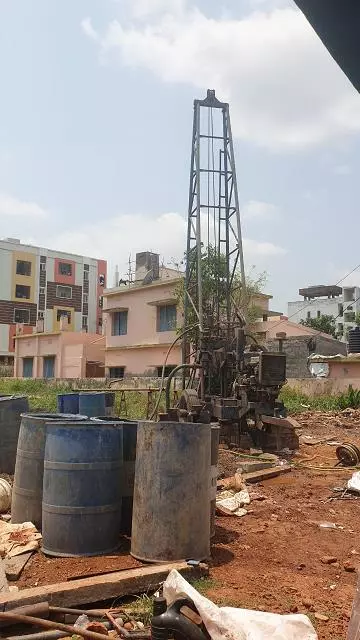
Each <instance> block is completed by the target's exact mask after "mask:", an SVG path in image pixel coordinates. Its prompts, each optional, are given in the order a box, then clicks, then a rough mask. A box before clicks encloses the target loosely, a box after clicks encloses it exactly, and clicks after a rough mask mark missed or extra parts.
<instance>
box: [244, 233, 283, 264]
mask: <svg viewBox="0 0 360 640" xmlns="http://www.w3.org/2000/svg"><path fill="white" fill-rule="evenodd" d="M243 245H244V256H245V261H246V262H248V261H249V259H250V260H255V261H256V260H258V261H260V262H263V258H264V257H265V258H267V257H273V256H281V255H285V254H286V253H287V250H286V249H284V248H283V247H279V246H278V245H276V244H273V243H272V242H257V241H256V240H250V239H249V238H244V239H243Z"/></svg>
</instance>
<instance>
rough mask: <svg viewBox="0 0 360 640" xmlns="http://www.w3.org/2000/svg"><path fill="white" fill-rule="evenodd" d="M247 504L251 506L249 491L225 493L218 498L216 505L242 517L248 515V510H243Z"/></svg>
mask: <svg viewBox="0 0 360 640" xmlns="http://www.w3.org/2000/svg"><path fill="white" fill-rule="evenodd" d="M245 504H250V496H249V492H248V490H247V489H243V490H242V491H238V493H234V492H233V491H224V492H223V493H221V494H220V495H219V496H218V497H217V498H216V505H217V506H220V507H224V508H225V509H227V510H228V511H231V512H232V513H233V514H234V516H240V517H241V516H245V515H246V514H247V511H246V509H243V506H244V505H245Z"/></svg>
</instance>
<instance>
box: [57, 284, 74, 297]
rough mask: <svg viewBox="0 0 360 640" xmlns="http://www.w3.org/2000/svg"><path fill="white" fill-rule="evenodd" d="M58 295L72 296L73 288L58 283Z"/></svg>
mask: <svg viewBox="0 0 360 640" xmlns="http://www.w3.org/2000/svg"><path fill="white" fill-rule="evenodd" d="M56 297H57V298H72V288H71V287H64V286H62V285H61V284H58V285H57V287H56Z"/></svg>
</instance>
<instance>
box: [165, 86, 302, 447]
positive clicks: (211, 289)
mask: <svg viewBox="0 0 360 640" xmlns="http://www.w3.org/2000/svg"><path fill="white" fill-rule="evenodd" d="M246 291H247V285H246V278H245V268H244V258H243V248H242V237H241V224H240V210H239V198H238V189H237V180H236V171H235V159H234V148H233V140H232V133H231V125H230V115H229V105H228V104H227V103H224V102H220V101H219V100H218V99H217V98H216V96H215V91H213V90H208V91H207V97H206V98H205V99H204V100H195V101H194V120H193V134H192V146H191V169H190V187H189V208H188V227H187V247H186V274H185V282H184V327H183V332H182V353H183V358H182V364H181V365H179V367H176V369H175V370H174V371H173V372H172V375H171V376H170V379H168V389H169V388H170V383H171V378H172V377H173V375H175V374H176V373H177V372H179V371H180V370H182V372H183V391H182V394H181V397H180V399H179V402H178V406H177V407H175V408H171V407H170V400H169V398H170V394H169V393H168V394H167V414H166V415H171V416H172V417H173V418H175V419H180V420H193V421H197V422H214V421H216V422H218V423H219V424H220V426H221V438H222V441H225V442H228V443H235V444H237V445H240V446H244V447H251V446H258V447H262V448H265V449H266V448H267V449H273V450H275V449H278V448H279V444H280V442H282V444H284V442H285V443H286V444H291V445H292V446H294V447H295V446H296V437H295V434H294V432H293V430H291V427H290V426H289V423H288V421H287V420H286V419H285V408H284V405H283V403H282V402H281V401H279V400H278V395H279V392H280V389H281V387H282V385H283V384H284V383H285V381H286V356H285V354H284V353H283V352H282V351H281V350H279V351H278V352H269V351H267V350H266V349H265V347H264V346H262V345H260V344H258V343H257V341H256V339H255V338H254V337H253V336H251V335H250V334H249V333H248V332H247V330H246V320H245V317H244V315H243V313H242V309H241V307H242V306H244V305H243V302H244V300H245V298H246V294H245V292H246ZM279 344H280V343H279ZM279 430H280V431H281V430H282V432H283V435H284V436H285V434H286V433H287V434H288V436H290V440H291V442H290V441H289V442H288V440H286V437H285V440H284V438H282V439H281V438H279ZM294 438H295V443H294Z"/></svg>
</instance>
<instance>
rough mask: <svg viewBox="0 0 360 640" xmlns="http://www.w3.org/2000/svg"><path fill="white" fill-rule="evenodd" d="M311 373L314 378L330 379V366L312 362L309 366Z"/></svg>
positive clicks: (325, 363)
mask: <svg viewBox="0 0 360 640" xmlns="http://www.w3.org/2000/svg"><path fill="white" fill-rule="evenodd" d="M309 369H310V373H311V375H312V376H314V378H328V377H329V365H328V364H327V362H311V363H310V365H309Z"/></svg>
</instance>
